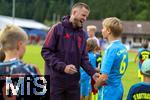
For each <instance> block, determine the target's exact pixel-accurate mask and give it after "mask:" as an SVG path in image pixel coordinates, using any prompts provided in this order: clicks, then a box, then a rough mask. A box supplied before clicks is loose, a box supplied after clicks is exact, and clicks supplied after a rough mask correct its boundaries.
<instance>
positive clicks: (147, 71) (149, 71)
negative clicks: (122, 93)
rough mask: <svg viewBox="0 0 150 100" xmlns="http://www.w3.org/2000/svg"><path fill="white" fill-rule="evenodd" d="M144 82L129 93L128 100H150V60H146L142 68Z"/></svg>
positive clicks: (136, 85) (132, 88)
mask: <svg viewBox="0 0 150 100" xmlns="http://www.w3.org/2000/svg"><path fill="white" fill-rule="evenodd" d="M141 74H142V75H143V76H144V82H140V83H137V84H134V85H133V86H132V87H131V88H130V90H129V93H128V97H127V100H150V59H146V60H144V62H143V63H142V67H141Z"/></svg>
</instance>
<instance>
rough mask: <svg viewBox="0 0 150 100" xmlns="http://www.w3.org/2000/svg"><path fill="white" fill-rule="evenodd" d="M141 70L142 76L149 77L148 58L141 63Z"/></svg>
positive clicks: (149, 66)
mask: <svg viewBox="0 0 150 100" xmlns="http://www.w3.org/2000/svg"><path fill="white" fill-rule="evenodd" d="M141 72H142V74H143V75H144V76H146V77H150V59H146V60H144V62H143V63H142V67H141Z"/></svg>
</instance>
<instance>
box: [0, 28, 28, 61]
mask: <svg viewBox="0 0 150 100" xmlns="http://www.w3.org/2000/svg"><path fill="white" fill-rule="evenodd" d="M27 40H28V36H27V34H26V32H25V31H24V30H23V29H21V28H20V27H18V26H15V25H7V26H6V27H5V28H3V29H2V30H1V31H0V43H1V48H2V50H3V51H4V52H8V51H13V50H16V51H17V53H18V56H19V58H22V57H23V55H24V53H25V46H26V42H27Z"/></svg>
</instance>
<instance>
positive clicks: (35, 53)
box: [23, 45, 44, 74]
mask: <svg viewBox="0 0 150 100" xmlns="http://www.w3.org/2000/svg"><path fill="white" fill-rule="evenodd" d="M23 60H24V61H25V62H26V63H31V64H35V65H37V67H38V68H39V70H40V72H41V74H43V73H44V60H43V58H42V56H41V46H39V45H28V46H27V48H26V53H25V55H24V57H23Z"/></svg>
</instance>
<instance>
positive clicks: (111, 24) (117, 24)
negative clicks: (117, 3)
mask: <svg viewBox="0 0 150 100" xmlns="http://www.w3.org/2000/svg"><path fill="white" fill-rule="evenodd" d="M102 24H103V26H104V27H106V28H107V29H110V31H111V33H112V35H113V36H114V37H118V36H120V35H121V33H122V31H123V26H122V22H121V21H120V19H118V18H116V17H109V18H106V19H104V20H103V23H102Z"/></svg>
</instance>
